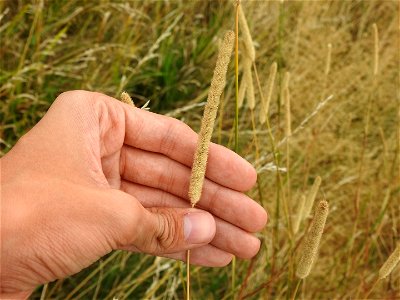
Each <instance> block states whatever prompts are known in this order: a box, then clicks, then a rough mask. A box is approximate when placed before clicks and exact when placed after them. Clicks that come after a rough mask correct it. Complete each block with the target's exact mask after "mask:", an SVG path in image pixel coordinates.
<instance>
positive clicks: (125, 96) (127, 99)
mask: <svg viewBox="0 0 400 300" xmlns="http://www.w3.org/2000/svg"><path fill="white" fill-rule="evenodd" d="M121 102H124V103H126V104H128V105H131V106H133V107H135V103H133V101H132V98H131V96H129V94H128V93H127V92H122V93H121Z"/></svg>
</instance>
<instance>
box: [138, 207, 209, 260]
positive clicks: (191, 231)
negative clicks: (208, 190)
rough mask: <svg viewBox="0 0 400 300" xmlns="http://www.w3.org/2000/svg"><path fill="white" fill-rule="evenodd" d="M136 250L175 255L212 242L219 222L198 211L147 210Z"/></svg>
mask: <svg viewBox="0 0 400 300" xmlns="http://www.w3.org/2000/svg"><path fill="white" fill-rule="evenodd" d="M139 220H140V222H139V224H140V225H139V227H138V228H137V232H136V233H137V235H136V238H135V240H134V242H133V247H134V248H136V249H137V250H139V251H141V252H146V253H152V254H158V255H161V254H167V253H175V252H179V251H183V250H187V249H191V248H195V247H199V246H202V245H205V244H208V243H210V242H211V240H212V239H213V238H214V236H215V230H216V225H215V220H214V218H213V216H212V215H211V214H210V213H208V212H206V211H203V210H200V209H195V208H164V207H156V208H149V209H143V213H142V214H141V216H139Z"/></svg>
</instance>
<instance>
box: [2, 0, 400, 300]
mask: <svg viewBox="0 0 400 300" xmlns="http://www.w3.org/2000/svg"><path fill="white" fill-rule="evenodd" d="M39 5H40V1H32V2H29V1H11V0H9V1H3V2H0V15H2V16H3V17H2V20H1V22H0V57H1V60H0V103H1V107H0V126H1V130H0V132H1V140H0V143H1V155H3V154H5V153H7V152H8V151H9V149H10V148H11V147H12V146H13V145H14V144H15V143H16V141H17V140H18V138H19V137H21V136H22V135H23V134H24V133H25V132H26V131H27V130H29V129H30V128H31V127H32V126H34V125H35V124H36V123H37V122H38V121H39V120H40V118H41V117H42V116H43V115H44V113H45V112H46V110H47V109H48V108H49V106H50V105H51V103H52V102H53V101H54V99H55V98H56V97H57V95H58V94H60V93H61V92H63V91H66V90H71V89H88V90H95V91H100V92H103V93H106V94H108V95H111V96H118V95H119V93H120V91H122V90H126V91H128V92H129V93H130V94H131V95H132V96H133V98H134V101H135V102H136V103H137V104H138V105H141V104H144V103H145V102H146V101H147V99H150V100H151V102H150V107H151V110H152V111H154V112H158V113H164V114H170V115H174V116H175V117H177V118H180V119H181V120H183V121H184V122H186V123H188V124H189V125H190V126H191V127H192V128H193V129H195V130H198V128H199V125H200V117H201V114H202V109H203V107H202V106H201V105H196V104H201V102H203V101H204V98H205V97H206V95H207V89H208V86H209V82H210V80H211V76H212V72H213V67H214V65H215V60H216V53H217V49H218V44H219V41H220V39H221V38H222V36H223V33H224V31H225V30H227V29H231V30H233V29H234V6H233V5H232V3H231V2H229V1H170V2H164V1H107V0H105V1H92V0H90V1H89V0H86V1H85V0H81V1H61V0H60V1H56V0H53V1H45V2H44V6H43V9H42V10H39V9H38V7H39ZM242 5H243V7H244V11H245V13H246V15H247V17H248V22H249V25H250V29H251V32H252V35H253V40H254V41H255V42H256V53H257V58H256V66H257V70H258V74H259V77H260V84H261V88H262V90H264V92H265V88H266V83H267V82H266V81H267V78H268V72H269V67H270V65H271V63H272V62H273V61H277V62H278V74H277V75H278V76H277V80H276V81H277V82H278V85H276V86H275V89H274V95H273V99H272V101H271V108H270V115H269V124H270V129H271V130H268V129H267V128H266V127H264V128H263V127H261V126H260V125H259V124H258V122H256V130H255V132H256V134H257V139H258V141H259V153H258V155H260V161H256V152H255V141H254V134H253V129H252V124H251V118H250V112H249V111H248V109H247V108H242V109H241V111H240V115H239V136H238V139H239V145H238V147H239V150H240V154H241V155H243V156H244V157H246V158H247V159H248V160H249V161H251V162H252V163H253V164H254V165H255V166H258V167H257V168H258V170H259V183H260V184H259V185H258V187H256V188H254V189H253V190H252V191H250V192H249V194H250V195H251V196H252V197H253V198H254V199H255V200H256V201H261V198H262V199H263V205H264V206H265V208H266V209H267V210H268V212H269V216H270V222H269V224H268V225H267V227H266V228H265V230H264V231H263V232H262V233H260V234H259V235H258V236H259V238H260V239H261V240H262V247H261V250H260V252H259V254H258V255H257V256H256V257H255V258H254V259H253V260H252V261H243V260H240V259H238V260H237V262H236V280H235V282H236V291H235V292H234V294H235V296H236V298H239V294H240V295H241V298H245V299H289V298H290V296H291V295H292V294H293V291H294V289H295V287H296V283H297V281H296V280H297V279H296V278H295V277H294V275H293V274H294V272H293V269H294V268H295V267H296V263H297V260H296V259H297V257H298V247H299V244H300V242H301V241H302V239H303V236H304V233H305V232H306V230H307V227H308V225H309V223H310V220H306V221H303V222H302V223H301V225H300V230H299V232H298V233H297V234H296V235H293V236H291V234H290V231H289V230H288V224H287V223H288V220H286V219H285V215H284V211H283V209H284V207H283V202H282V201H283V200H282V197H285V195H286V193H287V192H286V191H287V181H286V178H287V176H286V174H285V173H280V174H278V173H276V172H275V171H265V168H262V167H263V166H265V165H266V164H267V163H274V164H278V166H279V167H285V166H286V146H285V143H282V142H281V141H282V139H283V138H284V131H283V129H284V120H285V117H284V112H285V109H284V108H283V107H282V105H283V103H281V101H280V99H281V98H280V86H279V84H280V82H281V80H282V79H283V77H282V76H283V74H284V72H285V71H290V73H291V82H290V94H291V112H292V129H293V132H295V133H294V134H293V136H292V137H291V139H290V191H291V198H290V199H286V200H287V203H288V206H289V211H291V212H296V210H297V202H298V199H299V198H300V195H301V194H302V193H307V191H308V190H309V189H310V187H311V185H312V183H313V181H314V179H315V177H316V176H321V177H322V185H321V189H320V192H319V193H318V195H317V199H316V201H318V200H322V199H326V200H327V201H328V202H329V204H330V207H331V212H330V214H329V216H328V219H327V223H326V228H325V232H324V234H323V236H322V241H321V248H320V253H319V257H318V260H317V263H316V264H315V265H314V267H313V269H312V271H311V274H310V276H309V277H308V278H307V280H306V281H305V282H303V283H302V284H301V286H300V288H299V290H298V292H297V298H298V299H300V298H301V299H333V298H340V299H343V298H357V297H358V298H362V297H363V296H365V295H367V293H368V292H369V290H370V288H371V287H372V285H373V283H374V282H375V279H376V276H377V272H378V270H379V268H380V266H381V265H382V264H383V262H384V261H385V260H386V258H387V257H388V255H389V254H390V252H391V251H392V250H393V249H394V248H395V244H396V241H399V236H400V223H399V220H400V211H399V206H400V200H399V199H400V186H399V182H400V174H399V164H400V160H399V157H400V120H399V111H400V92H399V84H400V79H399V72H398V70H399V60H400V54H399V51H398V49H399V47H400V40H399V25H398V24H399V15H398V11H399V10H398V9H399V8H398V3H397V2H396V1H346V2H344V1H313V2H311V1H307V2H306V1H290V2H287V1H285V2H284V3H283V4H282V3H281V2H280V1H249V2H247V1H243V3H242ZM373 23H376V24H377V26H378V30H379V37H380V49H379V57H380V59H379V60H380V63H379V73H378V75H377V76H376V77H375V78H374V76H373V75H372V71H373V58H374V53H373V49H374V44H373V32H372V24H373ZM328 43H332V65H331V71H330V73H329V75H328V76H327V77H326V76H325V74H324V70H325V61H326V49H327V44H328ZM240 47H241V45H239V48H240ZM239 71H241V63H240V62H239ZM234 74H235V73H234V64H233V63H232V64H231V67H230V70H229V71H228V78H227V80H228V82H227V88H226V90H225V94H224V104H223V111H221V115H220V122H219V125H218V128H219V129H218V130H216V134H215V141H216V140H217V137H219V140H220V141H221V144H223V145H229V146H230V147H231V148H233V145H234V130H232V126H233V124H234V118H235V84H234V83H235V75H234ZM280 77H282V78H281V79H279V78H280ZM255 91H256V101H257V106H256V110H255V112H258V111H259V109H258V105H259V101H260V99H261V97H260V94H259V92H258V88H255ZM329 95H333V98H332V99H331V100H329V101H328V102H327V104H326V105H325V106H324V107H322V108H321V109H319V110H318V111H317V113H316V114H315V115H313V116H312V118H310V120H309V121H308V122H307V124H306V125H305V126H304V128H301V129H299V130H297V131H296V128H297V127H298V126H299V125H300V124H301V122H302V121H303V120H305V119H306V118H307V117H308V116H310V115H311V114H312V112H313V111H315V110H316V107H317V105H318V103H320V101H322V100H323V99H324V98H326V97H327V96H329ZM368 103H370V108H368V107H369V106H368ZM244 107H246V105H244ZM179 109H183V111H179ZM368 111H369V117H368ZM368 118H369V121H367V120H368ZM255 120H258V115H257V114H256V116H255ZM367 123H368V124H369V125H368V130H366V125H367ZM271 138H272V139H271ZM272 141H273V143H272ZM272 149H275V153H274V155H272V153H271V151H272ZM360 168H361V170H362V171H360ZM357 197H358V199H359V210H358V211H357V212H356V211H355V209H354V203H355V199H356V198H357ZM278 207H279V211H278ZM278 212H279V214H278ZM278 216H279V218H278ZM289 217H292V215H291V216H289ZM356 219H357V223H356V224H355V220H356ZM398 270H399V269H398V267H397V269H396V270H395V271H394V272H393V273H392V275H391V276H390V277H389V278H387V279H385V280H384V281H381V282H379V283H378V284H377V285H376V286H375V287H374V290H373V291H372V293H371V295H370V296H371V298H375V299H377V298H379V299H382V298H385V299H393V298H395V297H396V296H398V295H399V294H400V288H399V286H400V272H398ZM191 277H192V295H193V297H194V299H231V298H232V290H231V284H230V283H231V268H230V267H226V268H220V269H212V268H199V267H193V268H192V269H191ZM184 278H185V268H184V265H183V264H182V263H180V262H174V261H172V260H168V259H161V258H154V257H150V256H145V255H138V254H131V253H126V252H121V251H116V252H113V253H111V254H110V255H108V256H107V257H104V258H103V259H102V261H101V262H97V263H95V264H93V265H92V266H91V267H89V268H87V269H85V270H83V271H82V272H80V273H79V274H76V275H74V276H72V277H70V278H67V279H64V280H60V281H57V282H53V283H51V284H49V286H48V289H47V292H46V297H45V299H112V298H113V297H118V298H119V299H143V298H146V299H182V298H183V295H184ZM41 290H42V287H38V289H37V291H36V292H35V294H34V295H33V296H32V299H39V298H40V294H41ZM239 291H240V293H239Z"/></svg>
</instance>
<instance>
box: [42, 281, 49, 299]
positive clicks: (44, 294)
mask: <svg viewBox="0 0 400 300" xmlns="http://www.w3.org/2000/svg"><path fill="white" fill-rule="evenodd" d="M47 286H48V284H47V283H46V284H45V285H44V286H43V290H42V294H41V295H40V300H44V299H45V298H46V292H47Z"/></svg>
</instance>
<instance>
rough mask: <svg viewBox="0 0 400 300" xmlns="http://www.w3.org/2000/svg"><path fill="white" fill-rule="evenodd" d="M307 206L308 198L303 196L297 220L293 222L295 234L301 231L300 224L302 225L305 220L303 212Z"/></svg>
mask: <svg viewBox="0 0 400 300" xmlns="http://www.w3.org/2000/svg"><path fill="white" fill-rule="evenodd" d="M305 204H306V196H304V195H301V197H300V203H299V210H298V212H297V215H296V218H295V220H294V222H293V233H297V232H298V231H299V228H300V223H301V220H302V219H303V211H304V206H305Z"/></svg>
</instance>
